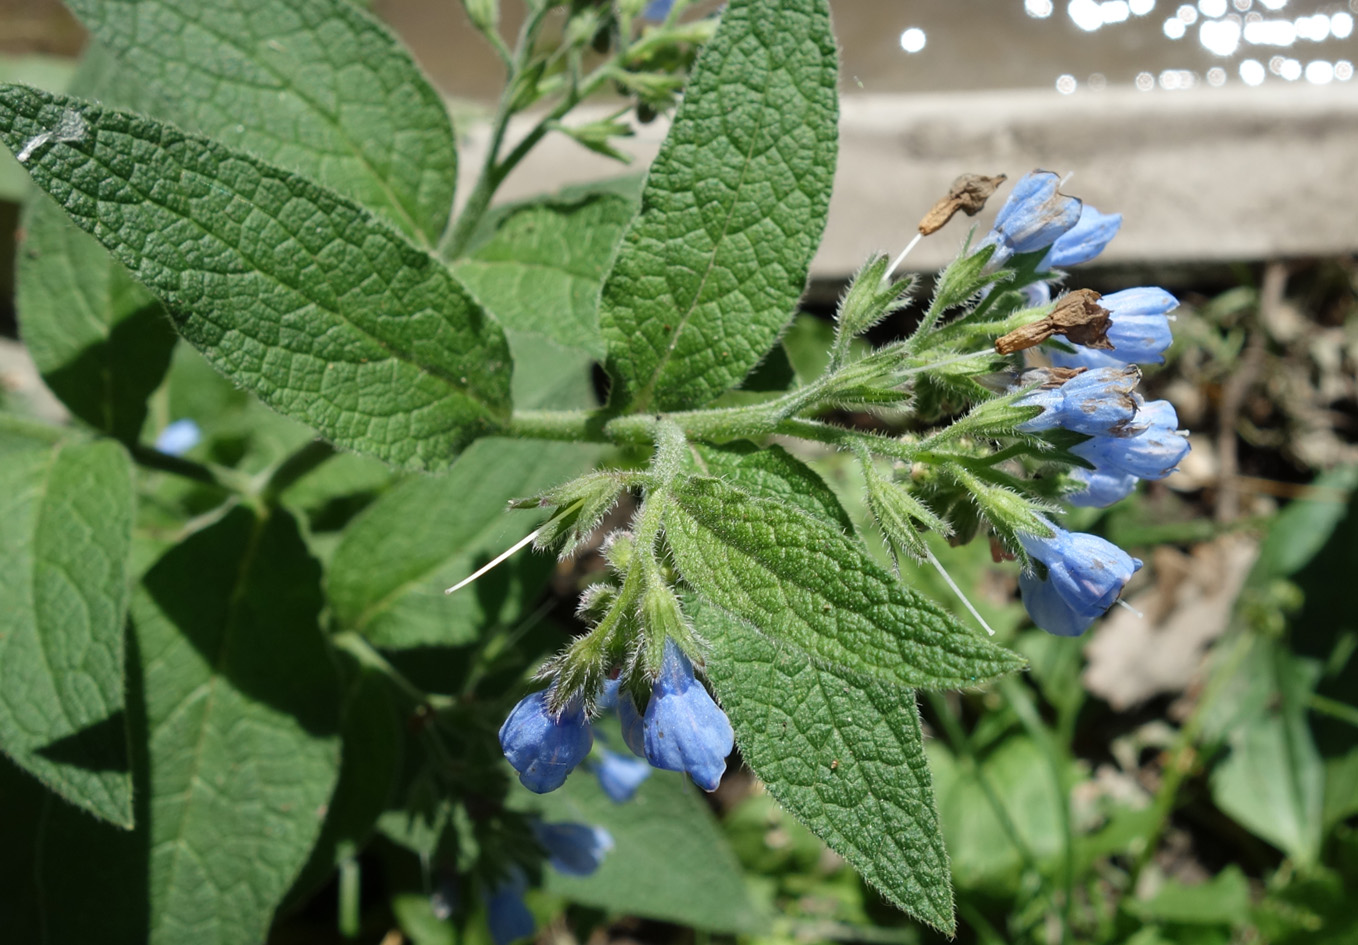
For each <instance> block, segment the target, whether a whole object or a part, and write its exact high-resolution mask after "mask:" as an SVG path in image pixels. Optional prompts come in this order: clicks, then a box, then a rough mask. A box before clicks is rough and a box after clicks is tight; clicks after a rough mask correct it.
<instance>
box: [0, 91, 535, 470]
mask: <svg viewBox="0 0 1358 945" xmlns="http://www.w3.org/2000/svg"><path fill="white" fill-rule="evenodd" d="M43 135H47V136H49V137H48V138H43V137H41V136H43ZM0 138H3V140H4V141H5V143H6V144H7V145H8V146H9V147H10V148H11V150H14V151H15V152H16V153H19V154H23V153H24V152H25V150H27V152H28V155H27V156H28V160H27V163H26V167H27V168H28V170H29V172H30V173H31V174H33V176H34V179H35V180H36V181H37V182H38V183H39V184H40V185H41V186H42V187H43V188H44V189H45V190H47V191H48V192H49V193H52V194H53V195H54V196H56V198H57V201H58V203H60V204H61V205H62V206H63V208H64V209H65V210H66V212H67V213H69V214H70V215H71V216H72V218H73V219H74V220H75V221H76V223H77V224H79V225H80V226H81V227H83V228H84V229H86V230H89V231H90V232H92V233H94V234H95V236H97V237H98V238H99V239H100V241H101V242H103V243H104V245H105V246H106V247H108V248H109V250H110V251H111V252H113V254H114V255H115V256H116V257H117V258H118V259H119V260H120V261H122V262H123V263H124V264H125V265H127V266H128V268H129V269H131V270H132V273H133V275H134V276H135V277H136V278H137V279H138V280H140V281H141V282H142V283H144V284H145V285H147V286H148V287H149V288H151V289H152V290H153V291H154V292H156V293H157V294H158V295H159V296H160V297H161V299H162V301H164V302H165V303H166V306H167V308H168V309H169V311H170V314H171V316H172V317H173V318H174V320H175V324H176V327H178V329H179V331H180V333H181V334H183V335H184V336H185V337H186V338H187V339H188V340H189V341H190V342H192V343H193V344H194V346H195V347H197V348H198V349H199V350H200V351H202V352H203V353H204V354H206V355H207V357H208V358H209V360H211V361H212V362H213V364H214V366H216V367H217V368H218V369H219V370H221V371H223V372H224V373H225V374H227V375H228V376H229V377H231V378H232V380H234V381H235V382H237V383H239V384H241V385H243V386H246V387H249V388H250V389H251V390H253V391H254V392H255V393H257V394H258V395H259V396H260V397H261V398H262V399H263V400H264V401H265V402H266V403H268V404H269V405H270V406H272V407H274V408H275V409H276V410H278V411H279V412H280V413H283V414H285V415H287V416H289V417H292V418H294V419H297V420H301V421H302V422H304V423H308V424H310V425H311V426H313V427H315V428H316V429H318V430H320V432H321V433H322V435H324V436H325V437H326V438H328V439H330V440H332V441H333V442H335V443H336V444H338V445H340V446H343V447H347V448H350V449H354V450H357V451H359V452H366V453H370V454H372V455H375V456H377V457H379V458H381V459H385V460H387V461H388V462H391V463H394V464H398V465H403V466H408V467H413V468H424V469H434V468H440V467H442V466H446V465H447V464H448V463H449V462H450V461H451V460H452V458H453V457H454V456H455V455H456V454H457V453H458V452H459V451H460V450H461V449H463V448H464V447H465V446H467V445H468V444H469V443H470V442H471V441H472V440H473V439H475V438H476V437H478V436H482V435H486V434H488V433H490V432H492V431H493V430H494V429H495V428H496V426H497V424H498V423H499V422H500V421H502V420H503V419H504V418H505V417H506V416H507V415H508V408H509V403H508V401H509V356H508V349H507V346H506V343H505V339H504V334H503V332H502V331H501V330H500V328H499V326H498V325H496V324H495V323H494V322H493V321H491V320H490V319H488V318H487V317H486V315H485V313H484V312H482V311H481V309H480V307H479V306H477V304H476V303H475V302H474V301H473V300H472V299H471V297H470V296H469V295H468V294H467V293H466V291H465V290H464V289H462V287H461V286H460V285H458V283H457V282H456V281H455V280H454V279H453V277H452V276H451V274H450V273H449V272H448V271H447V269H445V268H444V267H443V266H442V265H441V264H440V263H439V262H437V261H436V260H435V259H433V258H432V257H431V256H429V255H428V254H426V253H423V252H421V251H419V250H417V249H415V248H414V247H413V246H411V245H410V244H409V243H407V242H406V241H405V240H404V238H402V237H401V236H400V235H398V234H397V233H396V232H394V231H392V230H390V229H388V228H387V227H386V226H385V225H383V224H381V223H379V222H378V221H376V220H374V219H373V218H371V217H370V216H368V214H367V213H365V212H364V211H363V210H361V209H359V208H358V207H357V206H355V205H353V204H351V203H349V202H348V201H347V200H345V199H343V198H341V197H338V196H337V195H335V194H333V193H330V192H329V191H326V190H324V189H322V188H320V187H317V186H316V185H314V184H312V183H311V182H309V181H307V180H305V179H303V178H300V177H297V176H295V175H292V174H289V173H287V172H285V171H282V170H280V169H278V168H275V167H271V166H269V165H266V164H264V163H262V162H261V161H258V160H257V159H255V158H252V157H249V156H247V155H244V154H242V153H239V152H235V151H232V150H230V149H227V148H225V147H223V146H222V145H219V144H216V143H214V142H211V141H207V140H205V139H202V138H196V137H193V136H189V135H185V134H183V133H182V132H180V131H178V130H177V129H175V128H173V127H172V126H169V125H166V124H162V123H160V122H156V121H152V120H150V119H147V118H143V117H140V116H137V115H132V114H128V113H125V112H118V111H112V110H108V109H104V108H101V107H99V106H97V105H92V104H89V103H85V102H81V101H78V100H75V99H70V98H66V97H63V96H54V95H49V94H46V93H43V92H39V91H36V90H33V89H26V88H22V87H19V86H5V87H0Z"/></svg>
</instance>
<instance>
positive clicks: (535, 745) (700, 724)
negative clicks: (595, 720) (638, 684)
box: [500, 639, 735, 802]
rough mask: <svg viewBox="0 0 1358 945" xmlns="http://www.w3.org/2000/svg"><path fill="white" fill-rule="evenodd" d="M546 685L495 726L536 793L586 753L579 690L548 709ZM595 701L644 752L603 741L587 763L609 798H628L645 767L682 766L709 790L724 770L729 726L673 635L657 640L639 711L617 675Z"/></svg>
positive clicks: (731, 741)
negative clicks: (557, 708) (653, 672)
mask: <svg viewBox="0 0 1358 945" xmlns="http://www.w3.org/2000/svg"><path fill="white" fill-rule="evenodd" d="M549 692H550V690H543V691H541V692H535V693H532V694H531V695H529V696H526V697H525V698H524V699H523V700H521V701H520V702H519V704H518V705H516V706H515V707H514V709H513V711H511V712H510V713H509V717H508V718H507V719H505V723H504V725H503V726H501V727H500V747H501V748H503V749H504V753H505V757H506V758H507V759H508V760H509V763H510V765H512V766H513V768H514V770H515V771H517V772H518V773H519V781H520V783H522V784H523V786H524V787H526V788H528V790H530V791H534V792H536V793H538V794H545V793H547V792H548V791H554V790H556V789H557V788H559V787H561V785H562V784H564V783H565V781H566V776H567V775H569V774H570V773H571V771H572V770H574V769H575V767H576V766H577V765H579V764H580V763H581V762H583V761H585V760H586V758H588V757H589V755H590V752H591V750H592V748H593V746H594V741H595V735H596V733H595V731H594V727H593V726H592V725H591V724H590V720H589V718H588V717H587V715H586V713H585V709H584V702H583V700H582V699H581V698H580V697H579V696H576V697H574V698H572V699H571V700H570V701H569V702H567V704H566V706H565V708H564V709H563V710H562V711H561V712H560V713H553V712H552V711H551V710H550V707H549V705H548V693H549ZM598 706H599V708H601V709H615V710H616V711H617V713H618V718H619V720H620V721H621V722H622V732H623V741H624V742H625V743H626V745H627V747H628V748H630V749H631V750H632V752H633V753H635V754H636V755H637V756H638V759H643V758H644V759H645V762H641V761H639V760H637V759H632V758H627V757H626V756H624V755H621V754H619V753H617V752H613V751H609V750H608V749H606V748H603V750H602V751H601V753H600V754H601V758H600V760H599V761H598V762H597V763H596V764H595V765H594V770H595V773H596V774H597V776H598V778H599V784H600V785H601V786H602V787H603V789H604V791H605V792H606V793H607V794H608V796H609V797H611V798H612V799H613V800H615V801H618V802H622V801H625V800H628V799H630V798H631V797H632V795H633V794H635V793H636V790H637V788H638V787H640V785H641V783H642V782H643V781H644V780H646V777H647V776H648V775H649V774H650V768H651V767H655V768H661V769H663V770H665V771H684V772H687V773H688V775H689V776H690V777H691V778H693V781H694V783H695V784H697V785H698V786H699V787H701V788H702V789H703V790H705V791H715V790H716V789H717V785H718V784H719V783H720V782H721V776H722V774H723V773H724V772H725V771H726V756H727V755H729V754H730V753H731V750H732V748H733V747H735V733H734V732H733V731H732V729H731V722H730V720H729V719H727V718H726V713H725V712H723V711H722V710H721V707H720V706H718V705H717V703H716V702H715V701H714V700H713V698H712V696H711V695H710V694H709V693H708V691H707V689H706V688H705V687H704V686H703V684H702V683H701V682H699V681H698V679H697V677H696V676H695V675H694V673H693V663H692V662H691V661H690V660H689V658H688V656H687V655H686V654H685V653H684V651H683V650H681V649H680V648H679V646H678V644H676V643H675V642H674V640H673V639H666V640H665V649H664V655H663V657H662V659H661V663H660V672H659V674H658V675H657V676H656V678H655V679H654V680H653V682H652V688H651V697H650V699H649V700H648V701H647V703H646V710H645V712H644V713H643V712H642V711H640V710H639V709H638V707H637V704H636V702H635V701H634V700H633V698H632V693H631V691H630V690H629V689H627V688H625V687H623V686H622V685H621V683H620V681H619V680H617V679H612V680H609V681H608V682H607V683H606V684H605V685H604V688H603V691H602V692H601V693H600V694H599V699H598ZM600 740H602V738H601V739H600ZM601 748H602V746H601ZM648 765H649V767H648Z"/></svg>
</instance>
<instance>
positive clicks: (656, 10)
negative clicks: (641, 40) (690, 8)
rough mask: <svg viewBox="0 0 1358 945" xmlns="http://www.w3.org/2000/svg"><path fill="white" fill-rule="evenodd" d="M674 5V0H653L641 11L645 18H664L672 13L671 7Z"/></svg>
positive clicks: (642, 16)
mask: <svg viewBox="0 0 1358 945" xmlns="http://www.w3.org/2000/svg"><path fill="white" fill-rule="evenodd" d="M672 6H674V0H651V2H650V3H648V4H646V9H645V10H642V11H641V18H642V19H643V20H663V19H665V17H667V16H669V15H670V7H672Z"/></svg>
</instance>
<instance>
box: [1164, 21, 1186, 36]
mask: <svg viewBox="0 0 1358 945" xmlns="http://www.w3.org/2000/svg"><path fill="white" fill-rule="evenodd" d="M1164 30H1165V35H1166V36H1168V37H1169V38H1170V39H1183V38H1184V34H1185V33H1187V32H1188V27H1187V26H1184V21H1183V20H1181V19H1179V18H1178V17H1177V16H1172V17H1170V18H1169V19H1168V20H1165V26H1164Z"/></svg>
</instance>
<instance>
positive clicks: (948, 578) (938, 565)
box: [924, 545, 995, 637]
mask: <svg viewBox="0 0 1358 945" xmlns="http://www.w3.org/2000/svg"><path fill="white" fill-rule="evenodd" d="M924 557H925V558H927V559H928V560H929V563H930V564H932V565H933V566H934V568H935V569H936V570H937V571H938V573H939V575H940V576H941V577H942V578H943V580H945V581H947V582H948V586H949V587H951V588H952V592H953V593H954V594H956V595H957V597H958V599H959V600H961V601H962V604H963V606H965V607H966V608H967V610H969V611H971V615H972V616H973V617H975V618H976V622H977V623H979V624H980V625H981V627H982V628H983V629H984V630H985V632H986V633H988V634H990V635H991V636H992V637H993V636H994V635H995V631H994V630H992V629H990V624H988V623H986V622H985V618H984V617H982V616H981V613H980V611H978V610H977V609H976V608H975V607H973V606H972V604H971V601H969V600H968V599H967V595H966V594H963V593H962V588H960V587H958V586H957V582H956V581H954V580H953V579H952V575H951V574H949V573H948V572H947V571H946V570H944V568H943V564H942V562H940V561H939V560H938V559H937V558H935V557H934V553H933V552H932V551H931V550H930V549H929V546H928V545H925V546H924Z"/></svg>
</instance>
